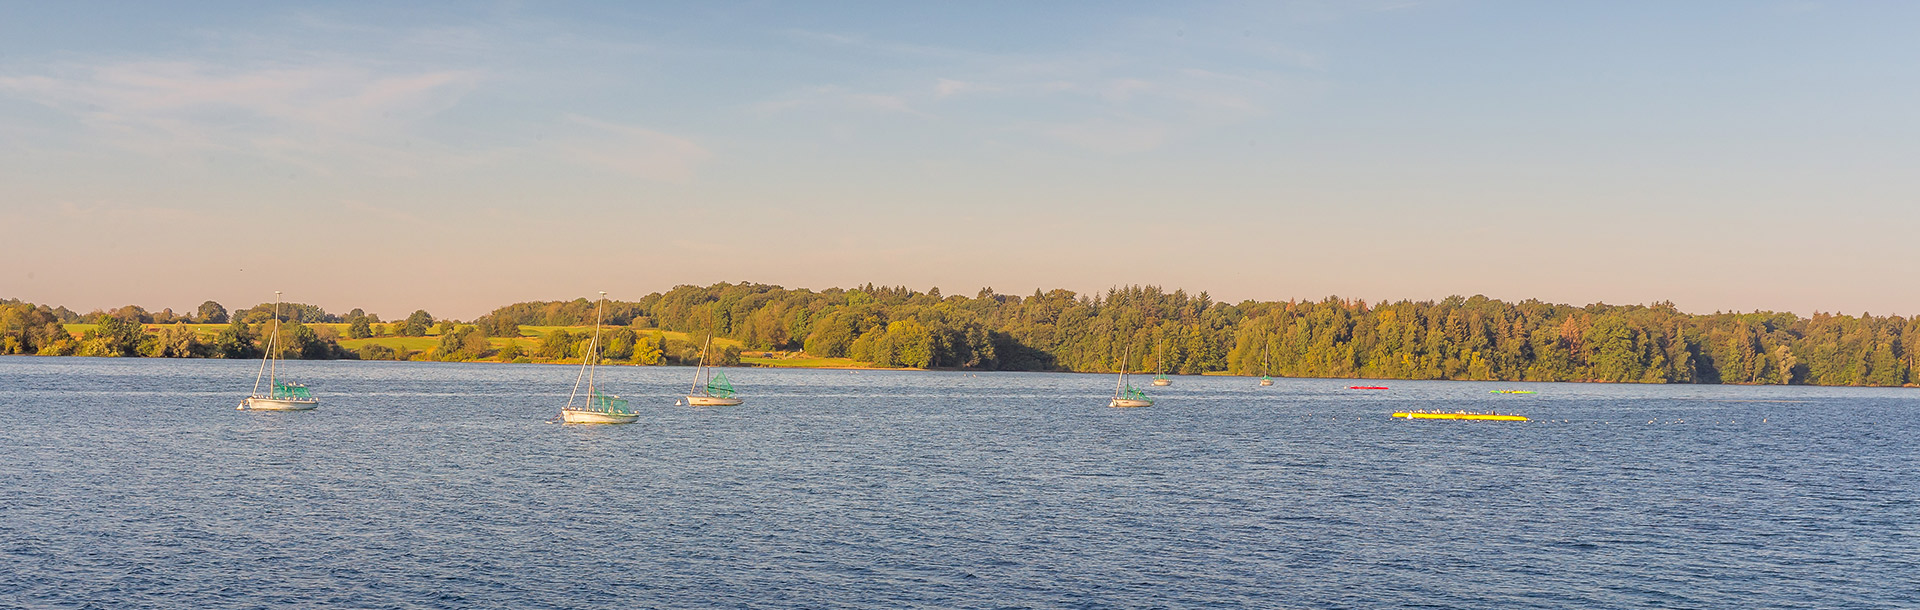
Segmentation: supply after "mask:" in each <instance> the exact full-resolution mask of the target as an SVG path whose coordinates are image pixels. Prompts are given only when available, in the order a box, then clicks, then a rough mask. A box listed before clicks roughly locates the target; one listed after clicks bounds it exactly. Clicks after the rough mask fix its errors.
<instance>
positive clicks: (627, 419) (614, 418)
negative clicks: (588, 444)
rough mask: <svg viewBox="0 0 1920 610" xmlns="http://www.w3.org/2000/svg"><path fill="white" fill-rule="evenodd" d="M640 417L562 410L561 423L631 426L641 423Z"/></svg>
mask: <svg viewBox="0 0 1920 610" xmlns="http://www.w3.org/2000/svg"><path fill="white" fill-rule="evenodd" d="M639 420H640V416H639V415H637V414H636V415H620V414H617V413H601V412H598V411H574V410H570V409H561V410H560V421H561V422H562V423H568V424H631V423H633V422H635V421H639Z"/></svg>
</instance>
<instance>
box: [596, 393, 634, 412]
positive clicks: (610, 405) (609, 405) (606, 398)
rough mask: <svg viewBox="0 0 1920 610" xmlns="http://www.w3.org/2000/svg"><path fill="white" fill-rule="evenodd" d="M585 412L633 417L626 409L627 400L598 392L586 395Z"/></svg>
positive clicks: (629, 410)
mask: <svg viewBox="0 0 1920 610" xmlns="http://www.w3.org/2000/svg"><path fill="white" fill-rule="evenodd" d="M587 410H588V411H593V412H596V413H610V414H613V415H633V411H632V410H631V409H628V408H627V399H625V398H621V397H619V396H613V395H609V394H601V393H600V392H599V391H595V392H593V393H592V394H589V395H587Z"/></svg>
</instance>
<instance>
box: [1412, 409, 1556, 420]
mask: <svg viewBox="0 0 1920 610" xmlns="http://www.w3.org/2000/svg"><path fill="white" fill-rule="evenodd" d="M1393 416H1394V417H1398V418H1404V419H1479V420H1491V421H1531V420H1528V419H1527V416H1525V415H1499V414H1496V413H1421V412H1418V411H1402V412H1399V413H1395V414H1393Z"/></svg>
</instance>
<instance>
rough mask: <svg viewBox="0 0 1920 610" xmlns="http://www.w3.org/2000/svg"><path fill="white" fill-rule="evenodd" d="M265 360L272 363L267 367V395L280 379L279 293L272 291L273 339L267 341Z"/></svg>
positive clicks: (271, 392) (270, 393)
mask: <svg viewBox="0 0 1920 610" xmlns="http://www.w3.org/2000/svg"><path fill="white" fill-rule="evenodd" d="M267 358H268V359H269V360H271V361H272V362H273V365H272V366H269V367H267V394H268V395H272V394H273V386H274V384H275V383H277V382H278V379H279V378H280V291H278V290H275V291H273V337H272V338H269V339H267Z"/></svg>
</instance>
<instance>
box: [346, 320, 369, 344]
mask: <svg viewBox="0 0 1920 610" xmlns="http://www.w3.org/2000/svg"><path fill="white" fill-rule="evenodd" d="M371 336H373V324H372V323H371V322H368V321H367V318H366V316H356V317H354V318H353V320H352V321H350V322H348V323H347V337H348V338H351V339H365V338H367V337H371Z"/></svg>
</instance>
